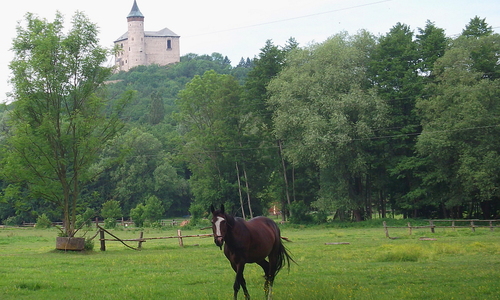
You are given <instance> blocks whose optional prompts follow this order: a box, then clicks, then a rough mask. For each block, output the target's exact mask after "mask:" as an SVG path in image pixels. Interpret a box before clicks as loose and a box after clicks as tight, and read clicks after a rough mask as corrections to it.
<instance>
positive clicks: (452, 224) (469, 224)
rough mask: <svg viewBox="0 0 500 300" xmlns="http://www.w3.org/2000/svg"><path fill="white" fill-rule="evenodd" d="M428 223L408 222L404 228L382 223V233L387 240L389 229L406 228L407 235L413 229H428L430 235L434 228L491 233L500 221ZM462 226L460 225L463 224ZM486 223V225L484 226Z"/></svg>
mask: <svg viewBox="0 0 500 300" xmlns="http://www.w3.org/2000/svg"><path fill="white" fill-rule="evenodd" d="M426 221H428V222H429V225H424V226H412V225H411V224H410V222H408V225H407V226H406V227H402V226H387V223H386V222H385V221H384V222H383V225H384V231H385V236H386V237H388V238H391V237H390V236H389V228H408V234H409V235H411V234H412V230H413V229H421V228H428V229H430V231H431V233H434V232H435V228H451V229H456V228H470V229H471V230H472V231H473V232H475V231H476V228H490V230H491V231H493V230H494V229H495V228H499V227H500V225H498V224H500V220H479V219H469V220H426ZM439 223H448V224H450V225H436V224H439ZM463 223H465V224H464V225H460V224H463ZM485 223H487V225H485Z"/></svg>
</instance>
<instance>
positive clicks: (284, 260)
mask: <svg viewBox="0 0 500 300" xmlns="http://www.w3.org/2000/svg"><path fill="white" fill-rule="evenodd" d="M276 227H277V226H276ZM277 240H278V249H277V251H276V260H275V262H276V266H275V267H274V268H272V270H274V274H270V275H271V278H272V279H274V277H276V275H277V274H278V272H279V271H280V270H281V269H282V268H283V267H284V266H285V265H286V266H287V268H288V271H290V262H294V263H295V260H293V258H292V256H291V255H290V253H288V250H287V249H286V247H285V245H284V244H283V241H282V240H281V236H280V230H279V228H277Z"/></svg>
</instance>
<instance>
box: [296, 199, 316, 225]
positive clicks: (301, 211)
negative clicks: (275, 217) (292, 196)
mask: <svg viewBox="0 0 500 300" xmlns="http://www.w3.org/2000/svg"><path fill="white" fill-rule="evenodd" d="M290 212H291V217H290V223H294V224H307V223H312V221H313V218H312V216H311V215H310V214H309V207H307V205H306V204H305V203H304V201H295V202H293V203H292V204H290Z"/></svg>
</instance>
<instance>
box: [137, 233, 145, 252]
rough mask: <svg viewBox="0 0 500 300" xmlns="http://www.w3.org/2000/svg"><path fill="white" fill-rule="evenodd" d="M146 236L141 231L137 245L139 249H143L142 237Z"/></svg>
mask: <svg viewBox="0 0 500 300" xmlns="http://www.w3.org/2000/svg"><path fill="white" fill-rule="evenodd" d="M143 236H144V231H141V233H140V234H139V239H140V241H139V244H138V245H137V248H139V249H141V247H142V237H143Z"/></svg>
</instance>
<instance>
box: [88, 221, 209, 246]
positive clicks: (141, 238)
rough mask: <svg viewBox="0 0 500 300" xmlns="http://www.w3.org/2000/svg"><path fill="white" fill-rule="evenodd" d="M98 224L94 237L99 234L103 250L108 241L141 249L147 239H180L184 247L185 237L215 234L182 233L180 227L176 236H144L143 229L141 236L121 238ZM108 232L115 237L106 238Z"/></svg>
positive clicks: (180, 243)
mask: <svg viewBox="0 0 500 300" xmlns="http://www.w3.org/2000/svg"><path fill="white" fill-rule="evenodd" d="M96 226H97V228H98V233H97V234H96V235H95V236H94V237H96V236H97V235H99V241H100V245H101V248H100V250H101V251H106V242H121V243H122V244H123V245H125V246H127V247H128V248H130V249H134V250H140V249H141V247H142V243H144V242H146V241H149V240H163V239H178V241H179V246H180V247H184V241H183V239H185V238H192V237H197V238H204V237H211V236H213V234H212V233H209V234H194V235H182V231H181V230H180V229H178V230H177V235H176V236H163V237H148V238H147V237H144V232H143V231H141V232H140V233H139V237H138V238H136V239H120V238H119V237H117V236H116V235H114V234H112V233H111V232H109V231H107V230H106V229H104V228H103V227H101V226H99V225H98V224H96ZM106 233H107V234H108V235H110V236H111V237H113V238H112V239H110V238H106V236H105V234H106ZM125 242H137V247H132V246H130V245H128V244H127V243H125Z"/></svg>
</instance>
